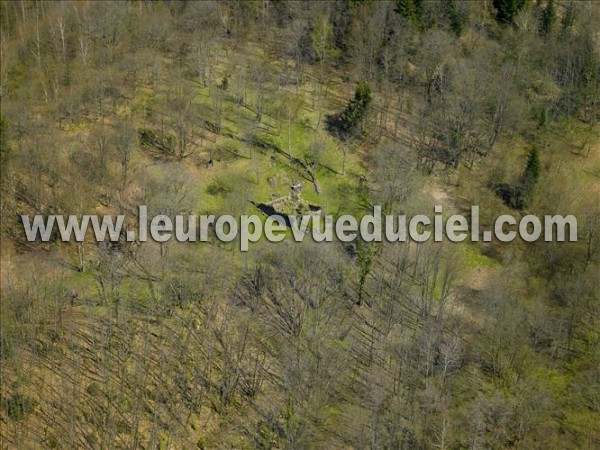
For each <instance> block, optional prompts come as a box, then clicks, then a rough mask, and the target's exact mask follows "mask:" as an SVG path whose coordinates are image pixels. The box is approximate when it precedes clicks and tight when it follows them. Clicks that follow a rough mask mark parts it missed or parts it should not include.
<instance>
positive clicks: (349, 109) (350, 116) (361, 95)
mask: <svg viewBox="0 0 600 450" xmlns="http://www.w3.org/2000/svg"><path fill="white" fill-rule="evenodd" d="M370 103H371V86H370V85H369V83H367V82H365V81H363V82H361V83H359V84H358V86H357V87H356V90H355V92H354V98H353V99H352V100H350V102H349V103H348V106H346V109H344V111H343V112H342V114H341V116H340V125H341V129H342V131H344V132H346V133H349V132H351V131H353V130H354V129H355V128H356V126H357V125H358V124H359V123H360V121H361V120H362V119H363V117H364V115H365V113H366V111H367V108H368V106H369V104H370Z"/></svg>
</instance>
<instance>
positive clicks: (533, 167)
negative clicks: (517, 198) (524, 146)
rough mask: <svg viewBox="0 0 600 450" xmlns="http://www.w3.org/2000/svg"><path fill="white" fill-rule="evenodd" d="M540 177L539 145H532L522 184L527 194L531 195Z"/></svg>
mask: <svg viewBox="0 0 600 450" xmlns="http://www.w3.org/2000/svg"><path fill="white" fill-rule="evenodd" d="M539 178H540V155H539V152H538V149H537V147H532V148H531V150H529V154H528V155H527V165H526V166H525V170H524V171H523V176H522V183H521V184H522V186H523V191H524V194H525V196H526V197H527V196H529V195H530V194H531V192H532V191H533V188H534V187H535V185H536V184H537V182H538V179H539Z"/></svg>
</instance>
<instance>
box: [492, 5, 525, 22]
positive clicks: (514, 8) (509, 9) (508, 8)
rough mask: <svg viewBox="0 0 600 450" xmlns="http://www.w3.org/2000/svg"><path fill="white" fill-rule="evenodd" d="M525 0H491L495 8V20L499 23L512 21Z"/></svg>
mask: <svg viewBox="0 0 600 450" xmlns="http://www.w3.org/2000/svg"><path fill="white" fill-rule="evenodd" d="M526 3H527V0H493V4H494V8H496V20H497V21H498V22H500V23H512V21H513V19H514V17H515V16H516V15H517V13H518V12H519V11H520V10H521V8H523V6H525V4H526Z"/></svg>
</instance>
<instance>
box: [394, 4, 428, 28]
mask: <svg viewBox="0 0 600 450" xmlns="http://www.w3.org/2000/svg"><path fill="white" fill-rule="evenodd" d="M394 11H395V12H396V13H398V14H400V15H401V16H402V17H404V18H405V19H407V20H409V21H410V22H411V23H412V24H413V25H417V26H420V25H421V24H422V23H423V0H396V8H395V9H394Z"/></svg>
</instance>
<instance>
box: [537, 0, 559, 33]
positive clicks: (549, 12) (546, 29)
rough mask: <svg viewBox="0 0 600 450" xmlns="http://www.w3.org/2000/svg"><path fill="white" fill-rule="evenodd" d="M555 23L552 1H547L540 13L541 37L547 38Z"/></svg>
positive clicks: (554, 10)
mask: <svg viewBox="0 0 600 450" xmlns="http://www.w3.org/2000/svg"><path fill="white" fill-rule="evenodd" d="M555 22H556V9H555V8H554V0H548V3H547V4H546V7H545V8H544V10H543V11H542V23H541V30H540V31H541V32H542V35H544V36H548V35H549V34H550V32H551V31H552V28H553V27H554V23H555Z"/></svg>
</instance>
